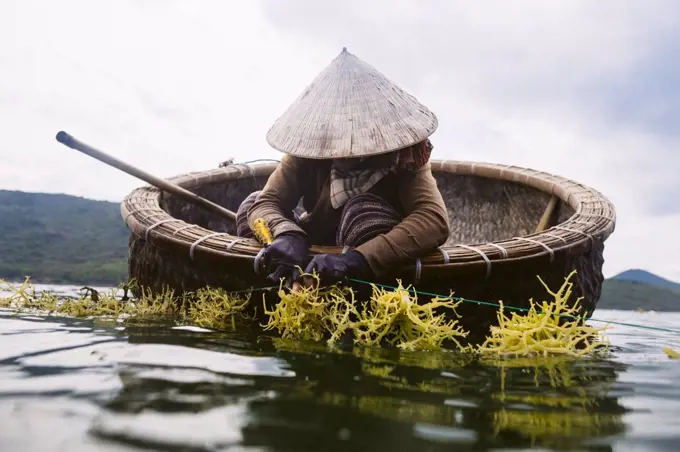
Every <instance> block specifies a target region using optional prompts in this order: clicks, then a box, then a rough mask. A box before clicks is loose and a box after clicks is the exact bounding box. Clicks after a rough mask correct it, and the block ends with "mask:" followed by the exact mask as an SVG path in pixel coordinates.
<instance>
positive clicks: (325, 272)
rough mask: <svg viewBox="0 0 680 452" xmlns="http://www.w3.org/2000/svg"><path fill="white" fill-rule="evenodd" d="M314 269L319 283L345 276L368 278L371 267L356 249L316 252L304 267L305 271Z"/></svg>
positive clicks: (328, 282) (370, 275)
mask: <svg viewBox="0 0 680 452" xmlns="http://www.w3.org/2000/svg"><path fill="white" fill-rule="evenodd" d="M314 271H316V273H317V274H318V276H319V279H320V284H324V285H325V284H335V283H336V282H339V281H342V280H343V279H345V278H370V277H372V276H373V272H372V271H371V267H370V266H369V265H368V263H367V262H366V259H365V258H364V256H363V255H362V254H361V253H360V252H358V251H350V252H348V253H345V254H317V255H316V256H314V258H312V260H311V262H310V263H309V265H307V268H306V269H305V273H310V274H312V273H313V272H314Z"/></svg>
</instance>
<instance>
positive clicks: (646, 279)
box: [611, 268, 680, 291]
mask: <svg viewBox="0 0 680 452" xmlns="http://www.w3.org/2000/svg"><path fill="white" fill-rule="evenodd" d="M611 279H616V280H620V281H632V282H638V283H644V284H651V285H653V286H661V287H666V288H668V289H672V290H677V291H680V283H677V282H674V281H670V280H668V279H666V278H662V277H661V276H658V275H655V274H654V273H651V272H648V271H646V270H641V269H639V268H633V269H630V270H626V271H624V272H621V273H619V274H618V275H616V276H613V277H612V278H611Z"/></svg>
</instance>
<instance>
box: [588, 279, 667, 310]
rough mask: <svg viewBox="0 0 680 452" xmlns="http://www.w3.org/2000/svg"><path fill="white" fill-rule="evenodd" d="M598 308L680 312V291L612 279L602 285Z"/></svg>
mask: <svg viewBox="0 0 680 452" xmlns="http://www.w3.org/2000/svg"><path fill="white" fill-rule="evenodd" d="M652 276H655V275H652ZM597 308H598V309H624V310H625V309H638V308H640V309H644V310H645V311H651V310H654V311H680V290H674V289H671V288H669V287H667V286H665V285H655V284H647V283H643V282H638V281H627V280H624V279H616V278H610V279H607V280H605V281H604V283H603V284H602V295H601V297H600V301H599V302H598V304H597Z"/></svg>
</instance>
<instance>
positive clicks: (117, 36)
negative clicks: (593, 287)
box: [0, 0, 680, 280]
mask: <svg viewBox="0 0 680 452" xmlns="http://www.w3.org/2000/svg"><path fill="white" fill-rule="evenodd" d="M0 43H2V44H0V137H1V138H0V189H9V190H24V191H30V192H48V193H66V194H71V195H77V196H83V197H87V198H92V199H100V200H110V201H121V200H122V199H123V197H124V196H125V195H126V194H127V193H129V192H130V191H131V190H133V189H134V188H136V187H138V186H140V185H143V184H144V183H143V182H141V181H139V180H137V179H135V178H133V177H132V176H129V175H127V174H124V173H121V172H120V171H118V170H116V169H113V168H110V167H108V166H106V165H104V164H103V163H100V162H98V161H96V160H94V159H92V158H90V157H88V156H85V155H83V154H80V153H78V152H77V151H74V150H72V149H69V148H66V147H65V146H63V145H61V144H59V143H57V142H56V141H55V139H54V137H55V135H56V133H57V132H58V131H60V130H65V131H66V132H68V133H71V134H72V135H74V136H75V137H77V138H79V139H81V140H83V141H84V142H86V143H88V144H91V145H93V146H95V147H97V148H99V149H101V150H102V151H104V152H107V153H110V154H112V155H114V156H116V157H117V158H119V159H122V160H124V161H127V162H128V163H130V164H133V165H135V166H138V167H140V168H142V169H144V170H146V171H149V172H151V173H153V174H155V175H157V176H160V177H171V176H175V175H178V174H182V173H185V172H189V171H200V170H205V169H211V168H215V167H217V165H218V164H219V163H220V162H222V161H224V160H226V159H228V158H234V159H235V161H237V162H246V161H250V160H253V159H259V158H276V159H278V158H280V157H281V154H280V153H278V152H277V151H275V150H274V149H272V148H271V147H269V146H268V144H267V142H266V139H265V135H266V133H267V130H268V129H269V127H270V126H271V125H272V124H273V122H274V121H275V120H276V118H277V117H278V116H279V115H281V114H282V113H283V111H284V110H285V109H286V107H287V106H288V105H289V104H290V103H291V102H292V101H293V100H294V99H295V98H296V97H297V96H298V95H299V94H300V93H301V92H302V91H303V89H304V88H305V87H306V86H307V85H308V84H309V83H310V82H311V81H312V79H313V78H314V77H315V76H316V75H317V74H318V73H319V72H320V71H321V70H323V69H324V68H325V67H326V66H327V65H328V64H329V63H330V62H331V60H332V59H333V58H335V57H336V56H337V54H338V53H339V52H340V51H341V50H342V47H343V46H346V47H347V48H348V50H349V51H350V52H351V53H353V54H355V55H357V56H358V57H359V58H361V59H363V60H364V61H366V62H368V63H369V64H371V65H373V66H374V67H375V68H376V69H378V70H379V71H381V72H382V73H383V74H385V75H386V76H387V77H388V78H389V79H391V80H392V81H393V82H395V83H396V84H398V85H400V86H401V87H403V88H404V89H405V90H406V91H408V92H409V93H411V94H413V95H414V96H416V97H417V98H418V100H420V101H421V102H422V103H424V104H425V105H427V106H428V108H430V109H431V110H432V111H434V112H435V113H436V115H437V116H438V118H439V124H440V125H439V129H438V130H437V131H436V132H435V134H434V135H433V136H432V137H431V139H432V142H433V144H434V146H435V148H434V151H433V158H435V159H454V160H473V161H482V162H493V163H502V164H514V165H519V166H525V167H530V168H534V169H538V170H542V171H547V172H551V173H555V174H559V175H561V176H563V177H567V178H570V179H574V180H577V181H578V182H581V183H584V184H587V185H590V186H592V187H594V188H596V189H597V190H599V191H600V192H602V193H603V194H604V195H605V196H607V197H608V198H609V199H610V200H611V201H612V202H613V203H614V205H615V207H616V211H617V224H616V231H615V232H614V234H613V235H612V236H611V237H610V238H609V239H608V240H607V242H606V244H605V267H604V272H605V276H608V277H609V276H612V275H614V274H616V273H618V272H620V271H623V270H626V269H629V268H644V269H647V270H649V271H652V272H655V273H657V274H659V275H661V276H663V277H666V278H670V279H674V280H680V260H679V259H678V256H680V239H679V238H678V237H679V235H678V233H677V231H678V229H680V228H679V226H680V202H679V201H678V198H680V177H678V173H679V172H680V58H679V57H678V56H679V55H680V2H677V1H674V0H666V1H661V0H658V1H657V0H646V1H644V2H642V1H627V0H598V1H597V2H593V1H581V0H525V1H520V0H487V1H485V2H472V1H459V0H441V1H435V0H428V1H422V0H384V1H383V0H343V1H342V2H330V1H328V2H319V1H293V0H290V1H283V0H259V1H256V0H253V1H247V2H225V1H219V0H210V1H209V0H174V1H173V0H96V1H94V0H61V1H59V2H54V1H50V0H43V1H37V0H2V2H0Z"/></svg>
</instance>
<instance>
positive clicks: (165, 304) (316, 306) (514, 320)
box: [0, 272, 670, 357]
mask: <svg viewBox="0 0 680 452" xmlns="http://www.w3.org/2000/svg"><path fill="white" fill-rule="evenodd" d="M574 274H575V272H572V273H571V274H569V275H568V276H567V277H566V278H565V281H564V284H563V285H562V287H561V288H560V289H558V290H557V291H555V292H553V291H551V290H550V289H549V288H548V287H547V286H546V284H545V283H544V282H543V281H542V280H541V279H540V277H539V280H540V281H541V283H542V284H543V286H544V287H545V289H546V290H547V292H548V294H549V295H550V296H551V297H552V298H553V300H551V301H543V302H541V303H535V302H534V301H533V299H532V300H530V305H531V307H530V309H528V310H527V312H523V313H517V312H513V313H512V314H510V315H506V312H505V307H504V306H503V303H502V302H501V303H500V310H499V312H498V325H497V326H492V327H491V328H490V331H489V334H488V336H487V337H486V339H485V341H484V342H483V343H482V344H478V345H476V346H473V345H470V344H467V345H463V343H462V340H463V339H464V338H466V337H467V335H468V332H467V331H465V330H464V329H463V328H462V327H461V326H460V325H459V323H458V318H459V316H458V314H457V313H456V308H457V307H458V305H459V304H460V303H461V302H463V301H464V300H461V299H455V298H454V297H453V294H451V295H450V296H449V297H444V296H435V297H433V298H431V300H430V301H429V302H421V301H420V300H419V299H418V295H417V293H416V291H415V290H413V289H412V288H411V286H408V287H406V288H405V287H403V286H402V283H401V281H397V282H398V286H397V287H393V288H389V289H385V288H381V287H377V286H376V285H374V284H371V286H372V296H371V297H370V298H369V299H368V300H366V301H357V300H356V299H355V293H354V291H353V290H352V289H351V288H350V287H347V286H342V285H340V284H336V285H332V286H325V287H323V286H321V285H320V284H319V278H318V276H317V275H316V274H307V273H305V274H303V276H306V277H311V278H312V279H313V280H314V281H315V282H316V284H312V285H309V286H303V287H299V288H296V289H295V290H288V289H285V288H284V283H283V281H282V282H281V285H280V286H279V290H278V297H279V300H278V302H277V303H276V305H275V306H274V307H273V308H272V309H267V306H266V305H265V306H264V314H265V315H266V316H267V317H268V320H267V322H266V323H265V324H264V325H262V326H263V327H264V330H265V331H271V330H276V332H277V334H278V335H279V336H280V337H281V338H283V339H292V340H311V341H323V340H325V342H326V345H327V346H333V345H334V344H336V343H338V342H339V341H340V340H341V339H342V338H346V337H351V338H352V339H353V342H354V344H355V345H357V346H360V347H365V348H371V347H381V346H383V345H388V346H394V347H397V348H399V349H402V350H405V351H406V350H408V351H415V350H428V351H435V350H441V349H443V348H444V349H445V348H448V347H449V344H452V348H453V349H455V350H458V351H462V352H468V353H469V354H479V355H483V356H505V355H520V356H532V355H555V354H557V355H559V354H563V355H568V356H578V357H580V356H585V355H587V354H590V353H592V352H594V351H596V350H599V349H600V346H601V345H605V344H604V341H603V340H602V337H601V334H600V333H601V332H602V331H603V330H605V329H606V327H605V328H601V329H598V328H593V327H591V326H588V325H586V324H585V319H584V318H583V317H580V316H578V311H579V302H580V299H578V300H576V301H575V302H574V303H569V300H570V297H571V295H572V287H573V283H571V282H570V279H571V277H572V276H573V275H574ZM0 282H2V281H0ZM4 284H5V285H7V286H8V288H9V291H10V296H9V298H5V299H0V306H4V307H9V308H11V309H15V310H35V311H39V312H47V313H48V314H52V313H56V314H63V315H69V316H75V317H95V316H104V317H114V318H120V317H135V318H152V317H158V316H164V317H171V318H172V319H173V320H174V321H177V322H180V323H185V324H194V325H198V326H202V327H205V328H212V329H226V328H232V329H233V328H236V320H237V319H243V320H248V321H253V320H255V319H256V315H255V314H254V313H249V311H252V310H251V309H248V308H249V306H250V304H251V296H252V292H248V293H229V292H228V291H226V290H224V289H221V288H211V287H205V288H202V289H200V290H198V291H196V292H186V293H183V294H181V296H177V295H176V294H175V293H174V292H173V291H172V290H170V289H167V290H164V291H162V292H159V293H153V292H152V291H151V290H141V291H140V293H141V295H140V297H139V298H138V299H135V300H127V295H124V297H123V298H122V299H120V300H119V299H118V298H117V296H116V293H117V292H118V291H120V290H121V289H125V294H127V289H128V288H129V285H130V284H134V281H133V282H131V283H128V284H126V285H124V286H121V287H119V288H118V289H114V290H113V291H111V293H98V292H97V291H95V290H94V289H91V288H84V289H86V294H85V295H83V296H81V297H80V298H67V299H59V298H58V297H57V296H56V295H54V294H51V293H49V292H42V293H40V294H36V293H35V289H34V288H33V286H31V284H30V279H29V278H26V281H25V282H24V283H23V284H21V285H12V284H10V283H7V282H4ZM264 298H265V297H264V296H263V302H264ZM604 348H605V349H606V347H604ZM669 355H670V354H669Z"/></svg>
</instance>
